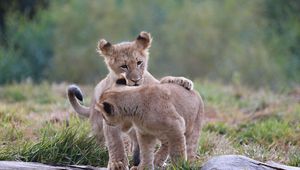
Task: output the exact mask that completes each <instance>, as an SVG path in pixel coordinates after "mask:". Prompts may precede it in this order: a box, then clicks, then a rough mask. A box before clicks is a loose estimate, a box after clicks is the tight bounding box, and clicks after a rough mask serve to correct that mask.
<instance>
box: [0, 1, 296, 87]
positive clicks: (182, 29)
mask: <svg viewBox="0 0 300 170" xmlns="http://www.w3.org/2000/svg"><path fill="white" fill-rule="evenodd" d="M45 2H47V1H45ZM48 2H49V5H48V8H47V10H45V11H43V12H41V13H40V11H39V10H37V11H38V13H37V14H38V15H36V16H39V17H36V19H35V18H34V19H33V20H32V21H30V20H26V19H20V20H17V19H15V21H16V22H11V23H21V27H20V28H22V29H20V28H19V25H18V24H15V25H14V24H11V26H9V27H11V28H13V29H11V30H16V31H17V32H19V33H18V34H17V35H18V36H16V35H13V32H14V31H8V32H7V33H6V35H5V36H4V37H6V38H7V40H6V41H7V42H11V43H8V44H11V45H10V46H4V45H1V47H2V48H0V49H1V50H0V57H1V55H2V56H4V55H11V56H19V57H11V59H9V58H7V57H6V58H5V59H3V57H2V59H1V58H0V61H5V62H6V63H10V64H8V65H12V64H11V63H15V62H16V61H22V62H19V63H18V64H16V65H15V67H10V66H6V64H3V63H4V62H2V63H1V64H2V65H5V66H1V64H0V70H7V69H8V68H10V69H8V70H11V72H17V71H16V70H18V69H17V68H22V69H19V70H22V72H21V73H22V75H23V76H22V77H26V76H30V77H33V78H34V79H35V80H39V79H41V78H50V80H51V81H72V82H77V83H79V82H81V83H90V82H97V81H99V80H100V79H101V78H102V77H104V76H105V75H106V73H107V69H106V67H105V65H104V63H103V59H102V58H101V57H99V55H98V54H97V53H96V50H95V49H96V45H97V41H98V40H99V39H100V38H106V39H107V40H108V41H110V42H112V43H118V42H120V41H123V40H126V41H131V40H133V39H134V38H135V37H136V36H137V35H138V33H139V32H140V31H142V30H145V31H149V32H151V34H152V36H153V37H154V41H153V45H152V47H151V50H150V53H151V54H150V66H149V69H150V71H151V72H153V73H154V74H155V75H157V76H164V75H183V76H187V77H190V78H198V77H200V78H209V79H213V80H215V79H218V80H219V79H221V80H223V81H224V82H229V83H231V81H232V80H233V79H234V75H239V77H240V81H241V83H244V84H249V85H251V86H253V87H259V86H265V85H266V86H270V87H271V88H274V89H278V88H281V87H284V86H286V85H290V84H292V83H295V82H296V83H299V82H300V78H299V76H298V75H299V74H300V68H299V67H300V59H299V56H300V51H299V44H300V40H299V39H300V38H299V37H300V21H299V18H300V17H299V15H300V11H299V6H300V4H299V1H298V0H286V1H280V0H251V1H246V0H226V1H218V0H201V1H183V0H177V1H174V0H165V1H160V0H153V1H139V0H129V1H125V0H114V1H110V0H101V1H97V0H90V1H81V0H70V1H60V0H56V1H55V0H53V1H48ZM42 9H44V8H42ZM12 16H14V15H12ZM9 18H13V17H11V16H8V17H7V21H6V22H5V23H8V21H9V20H11V19H9ZM38 18H40V19H38ZM22 20H23V21H24V22H20V21H22ZM22 25H23V26H22ZM37 28H39V29H37ZM25 30H27V31H25ZM38 30H40V31H38ZM41 30H43V31H41ZM42 32H43V33H42ZM16 39H17V40H18V41H20V39H22V41H21V42H18V41H16ZM29 42H30V43H29ZM15 44H17V45H15ZM20 44H21V45H20ZM16 47H18V48H16ZM38 49H39V50H38ZM20 56H22V57H20ZM52 56H53V58H52V60H49V59H50V58H51V57H52ZM8 61H9V62H8ZM38 61H41V62H40V63H42V64H37V63H39V62H38ZM17 66H18V67H17ZM36 66H37V67H36ZM12 68H14V69H12ZM38 70H39V71H40V72H39V73H38V74H35V73H36V72H37V71H38ZM25 73H26V74H25ZM14 74H15V75H16V76H19V74H16V73H14ZM2 77H5V76H2ZM19 77H20V76H19ZM6 79H7V78H2V82H5V81H6ZM16 79H17V80H19V79H21V78H16Z"/></svg>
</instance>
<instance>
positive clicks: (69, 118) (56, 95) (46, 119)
mask: <svg viewBox="0 0 300 170" xmlns="http://www.w3.org/2000/svg"><path fill="white" fill-rule="evenodd" d="M195 88H196V89H197V90H199V91H200V93H201V95H202V97H203V99H204V101H205V104H206V120H205V125H204V128H203V130H202V135H201V139H200V143H199V148H200V149H199V163H200V164H201V163H203V162H204V161H206V160H207V159H208V158H210V157H211V156H213V155H220V154H242V155H245V156H248V157H250V158H253V159H256V160H260V161H268V160H273V161H276V162H280V163H283V164H288V165H293V166H300V104H299V103H300V90H299V89H298V90H297V89H293V90H287V91H285V92H282V93H281V94H275V93H273V92H271V91H268V90H249V89H247V88H245V87H242V86H239V85H235V86H225V85H221V84H219V83H212V82H206V81H198V82H196V86H195ZM65 89H66V84H60V85H55V84H53V85H50V84H48V83H42V84H40V85H32V84H31V83H22V84H14V85H7V86H2V87H0V160H22V161H34V162H42V163H48V164H59V165H68V164H88V165H93V166H106V164H107V160H108V155H107V151H106V150H105V149H104V148H99V147H98V146H97V144H96V142H95V139H94V138H92V137H89V135H88V134H89V131H90V125H89V123H88V121H86V120H81V119H79V118H78V117H77V116H76V115H75V114H74V111H73V109H72V108H71V106H70V105H69V103H68V101H67V99H66V94H65ZM83 91H84V92H85V94H86V97H85V99H86V101H85V103H86V104H88V103H89V100H88V99H89V97H90V96H91V93H92V86H85V87H84V88H83ZM87 96H88V97H87ZM184 166H185V167H187V166H188V165H184Z"/></svg>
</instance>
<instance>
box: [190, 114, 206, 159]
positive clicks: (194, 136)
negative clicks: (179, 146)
mask: <svg viewBox="0 0 300 170" xmlns="http://www.w3.org/2000/svg"><path fill="white" fill-rule="evenodd" d="M199 112H203V109H202V110H199ZM202 114H203V113H198V115H197V117H196V119H195V123H194V128H193V131H192V132H191V133H190V134H187V135H186V146H187V149H186V150H187V158H188V161H189V162H194V161H195V160H196V159H197V151H198V143H199V139H200V132H201V123H202V117H201V115H202Z"/></svg>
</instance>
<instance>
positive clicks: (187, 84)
mask: <svg viewBox="0 0 300 170" xmlns="http://www.w3.org/2000/svg"><path fill="white" fill-rule="evenodd" d="M160 83H162V84H163V83H173V84H178V85H179V86H182V87H184V88H186V89H187V90H193V88H194V83H193V82H192V81H191V80H189V79H187V78H185V77H173V76H166V77H163V78H162V79H161V80H160Z"/></svg>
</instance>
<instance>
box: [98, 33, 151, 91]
mask: <svg viewBox="0 0 300 170" xmlns="http://www.w3.org/2000/svg"><path fill="white" fill-rule="evenodd" d="M151 42H152V38H151V35H150V34H149V33H147V32H141V33H140V34H139V36H138V37H137V38H136V39H135V40H134V41H132V42H122V43H118V44H111V43H110V42H108V41H106V40H104V39H101V40H100V41H99V42H98V47H97V51H98V52H99V54H100V55H102V56H103V57H104V59H105V63H106V65H107V66H108V68H109V70H110V72H112V73H114V74H115V75H116V77H124V78H125V79H126V83H127V85H129V86H138V85H140V84H142V83H143V78H144V72H145V71H146V70H147V64H148V56H149V52H148V50H149V48H150V46H151Z"/></svg>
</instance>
